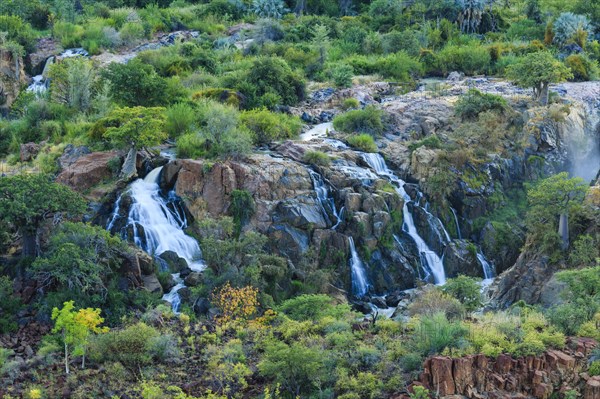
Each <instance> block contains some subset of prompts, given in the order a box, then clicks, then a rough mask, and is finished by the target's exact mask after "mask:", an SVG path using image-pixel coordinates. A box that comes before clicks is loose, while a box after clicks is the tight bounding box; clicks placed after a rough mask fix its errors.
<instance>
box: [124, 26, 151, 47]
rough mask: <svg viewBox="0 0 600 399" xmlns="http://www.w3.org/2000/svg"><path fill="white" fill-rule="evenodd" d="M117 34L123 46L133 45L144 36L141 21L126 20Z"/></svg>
mask: <svg viewBox="0 0 600 399" xmlns="http://www.w3.org/2000/svg"><path fill="white" fill-rule="evenodd" d="M119 36H120V37H121V40H122V42H123V44H124V45H125V46H134V45H136V44H138V43H139V42H140V41H141V40H142V39H144V37H146V32H145V31H144V26H143V25H142V24H141V23H139V22H127V23H125V24H124V25H123V27H122V28H121V30H120V31H119Z"/></svg>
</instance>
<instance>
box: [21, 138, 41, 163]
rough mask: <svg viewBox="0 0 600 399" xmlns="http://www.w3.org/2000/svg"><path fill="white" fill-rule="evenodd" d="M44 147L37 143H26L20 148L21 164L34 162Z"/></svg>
mask: <svg viewBox="0 0 600 399" xmlns="http://www.w3.org/2000/svg"><path fill="white" fill-rule="evenodd" d="M41 149H42V146H41V145H40V144H36V143H25V144H21V146H20V147H19V156H20V159H21V162H29V161H33V160H34V159H35V157H37V156H38V154H39V153H40V150H41Z"/></svg>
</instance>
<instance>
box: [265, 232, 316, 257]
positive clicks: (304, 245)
mask: <svg viewBox="0 0 600 399" xmlns="http://www.w3.org/2000/svg"><path fill="white" fill-rule="evenodd" d="M268 236H269V242H270V244H271V248H272V250H273V251H274V252H275V253H279V254H281V255H283V256H286V257H288V258H290V259H291V260H292V262H294V263H296V262H299V261H300V259H301V257H302V256H303V255H304V254H305V253H306V251H308V246H309V242H310V240H309V236H308V233H307V232H306V231H304V230H300V229H297V228H295V227H292V226H289V225H286V224H274V225H272V226H271V228H270V229H269V231H268Z"/></svg>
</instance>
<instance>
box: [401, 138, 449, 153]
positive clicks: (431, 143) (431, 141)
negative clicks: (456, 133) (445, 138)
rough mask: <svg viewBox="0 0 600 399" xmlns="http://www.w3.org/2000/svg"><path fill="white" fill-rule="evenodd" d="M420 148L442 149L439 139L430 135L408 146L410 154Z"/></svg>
mask: <svg viewBox="0 0 600 399" xmlns="http://www.w3.org/2000/svg"><path fill="white" fill-rule="evenodd" d="M420 147H427V148H432V149H433V148H442V141H441V140H440V138H439V137H438V136H437V135H435V134H432V135H431V136H427V137H425V138H424V139H423V140H419V141H415V142H412V143H410V144H409V145H408V149H409V150H410V151H411V152H412V151H414V150H416V149H417V148H420Z"/></svg>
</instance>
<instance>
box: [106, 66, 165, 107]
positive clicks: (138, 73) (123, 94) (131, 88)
mask: <svg viewBox="0 0 600 399" xmlns="http://www.w3.org/2000/svg"><path fill="white" fill-rule="evenodd" d="M103 76H104V78H105V79H106V80H107V81H108V82H109V86H110V92H111V95H112V97H113V99H114V100H115V101H116V102H117V103H119V104H121V105H124V106H136V105H141V106H146V107H150V106H158V105H161V104H164V103H165V95H166V94H165V93H166V91H167V82H166V81H165V79H163V78H162V77H160V76H158V74H157V73H156V71H155V70H154V68H153V67H152V66H151V65H148V64H144V63H142V62H141V61H140V60H139V59H137V58H134V59H133V60H131V61H130V62H128V63H127V64H118V63H116V62H114V63H112V64H110V65H109V66H108V68H107V69H105V70H104V71H103Z"/></svg>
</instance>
